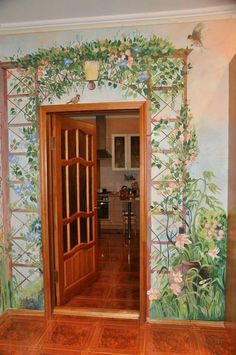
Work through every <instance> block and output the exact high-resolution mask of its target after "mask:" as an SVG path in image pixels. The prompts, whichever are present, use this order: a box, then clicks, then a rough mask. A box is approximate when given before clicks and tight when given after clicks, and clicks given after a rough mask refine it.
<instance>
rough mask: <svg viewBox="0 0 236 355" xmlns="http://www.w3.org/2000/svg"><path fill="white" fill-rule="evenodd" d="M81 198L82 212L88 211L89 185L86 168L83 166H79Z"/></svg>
mask: <svg viewBox="0 0 236 355" xmlns="http://www.w3.org/2000/svg"><path fill="white" fill-rule="evenodd" d="M79 190H80V193H79V197H80V208H79V209H80V211H84V212H85V211H87V203H86V201H87V196H86V190H87V184H86V166H84V165H81V164H80V166H79Z"/></svg>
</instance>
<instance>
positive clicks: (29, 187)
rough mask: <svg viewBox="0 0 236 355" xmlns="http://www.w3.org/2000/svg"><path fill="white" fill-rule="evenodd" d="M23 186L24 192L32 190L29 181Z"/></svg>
mask: <svg viewBox="0 0 236 355" xmlns="http://www.w3.org/2000/svg"><path fill="white" fill-rule="evenodd" d="M23 186H24V189H25V190H32V188H33V185H32V183H31V182H30V181H26V182H25V183H24V185H23Z"/></svg>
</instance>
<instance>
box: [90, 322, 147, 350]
mask: <svg viewBox="0 0 236 355" xmlns="http://www.w3.org/2000/svg"><path fill="white" fill-rule="evenodd" d="M92 348H93V350H94V351H97V352H99V353H101V352H104V353H107V352H109V351H111V350H112V351H113V352H114V353H118V354H138V353H139V352H141V351H142V349H143V332H142V331H141V327H139V326H134V325H133V326H132V327H130V326H128V325H127V326H122V325H117V324H116V325H115V324H114V325H111V324H110V325H109V324H107V325H104V326H102V327H101V329H100V331H99V333H98V336H97V339H96V340H95V342H94V343H93V346H92ZM91 350H92V349H91Z"/></svg>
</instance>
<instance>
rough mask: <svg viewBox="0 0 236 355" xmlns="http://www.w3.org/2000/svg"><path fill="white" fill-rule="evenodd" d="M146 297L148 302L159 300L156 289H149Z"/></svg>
mask: <svg viewBox="0 0 236 355" xmlns="http://www.w3.org/2000/svg"><path fill="white" fill-rule="evenodd" d="M147 295H148V298H149V301H150V302H152V301H155V300H157V299H158V298H159V292H158V290H157V289H156V288H150V290H148V291H147Z"/></svg>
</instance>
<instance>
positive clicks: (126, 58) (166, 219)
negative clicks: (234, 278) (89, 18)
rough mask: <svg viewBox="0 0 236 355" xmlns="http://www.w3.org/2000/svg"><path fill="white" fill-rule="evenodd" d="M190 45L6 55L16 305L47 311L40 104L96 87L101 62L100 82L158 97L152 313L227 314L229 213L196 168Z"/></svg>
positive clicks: (154, 111) (133, 43) (105, 43)
mask: <svg viewBox="0 0 236 355" xmlns="http://www.w3.org/2000/svg"><path fill="white" fill-rule="evenodd" d="M189 52H190V51H189V50H188V49H180V50H178V49H176V48H175V47H174V46H173V45H172V44H171V43H170V42H168V41H166V40H164V39H161V38H158V37H156V36H153V37H152V38H149V39H146V38H144V37H142V36H139V37H134V38H123V39H122V40H113V41H112V40H108V39H105V40H100V41H92V42H80V43H77V44H75V45H74V46H68V47H52V48H49V49H39V50H37V51H36V52H34V53H31V54H28V55H25V56H23V57H18V56H13V57H11V58H9V59H10V61H11V62H12V63H13V66H14V68H12V69H8V70H7V76H8V127H9V188H10V201H11V205H10V216H11V229H10V230H9V238H10V240H11V246H12V248H11V252H10V253H11V258H12V261H13V262H12V272H13V279H12V283H13V286H14V288H15V295H17V297H16V300H15V305H16V306H17V307H20V308H31V309H42V308H43V290H42V275H43V271H42V261H41V224H40V212H39V202H38V196H39V183H38V177H39V171H38V120H37V106H38V105H40V104H43V103H48V102H49V103H54V102H55V100H56V99H60V100H62V102H63V97H64V95H70V94H71V93H72V92H73V93H76V94H79V95H82V94H83V89H84V88H85V86H87V85H88V84H89V83H88V82H86V80H85V70H84V63H85V61H94V60H96V61H99V75H98V79H97V81H96V85H97V87H98V88H99V87H103V86H104V87H106V88H113V89H117V90H122V92H123V95H124V98H125V99H127V100H133V99H137V98H139V99H140V98H141V99H143V100H149V101H150V104H151V105H150V126H151V155H150V161H151V181H150V196H151V205H150V209H149V211H147V213H149V215H150V217H151V218H150V220H151V222H150V226H149V227H150V235H151V247H150V289H149V290H148V292H147V296H148V298H149V301H150V317H151V318H153V319H157V318H168V319H205V320H220V319H223V317H224V290H225V263H226V229H227V225H226V214H225V211H224V210H223V209H222V208H221V204H220V202H219V201H218V199H217V193H218V188H217V186H216V184H215V183H214V173H213V172H211V171H204V172H203V174H202V175H201V176H198V177H196V176H192V175H191V165H192V163H193V162H195V161H196V160H197V157H198V153H199V148H198V142H197V135H196V131H195V129H194V125H193V119H192V117H191V113H190V109H189V106H188V105H187V97H186V90H185V86H186V82H187V73H188V71H189V70H190V69H191V67H190V65H189V64H188V55H189ZM90 84H91V83H90ZM24 265H25V267H24Z"/></svg>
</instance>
